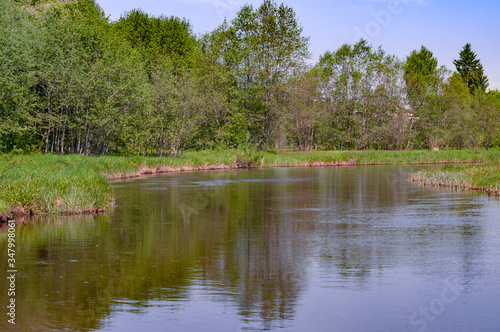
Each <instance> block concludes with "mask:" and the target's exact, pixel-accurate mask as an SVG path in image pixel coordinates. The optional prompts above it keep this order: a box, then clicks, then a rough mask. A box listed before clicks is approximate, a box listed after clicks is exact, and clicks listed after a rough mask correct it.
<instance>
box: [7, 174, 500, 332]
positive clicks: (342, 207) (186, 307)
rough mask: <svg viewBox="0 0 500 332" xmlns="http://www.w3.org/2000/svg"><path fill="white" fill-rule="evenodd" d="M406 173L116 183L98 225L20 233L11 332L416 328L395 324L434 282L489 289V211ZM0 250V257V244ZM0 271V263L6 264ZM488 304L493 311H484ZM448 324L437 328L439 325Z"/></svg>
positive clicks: (79, 223)
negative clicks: (111, 203)
mask: <svg viewBox="0 0 500 332" xmlns="http://www.w3.org/2000/svg"><path fill="white" fill-rule="evenodd" d="M411 169H412V168H411V167H347V168H292V169H264V170H250V171H221V172H217V171H213V172H195V173H182V174H169V175H162V176H154V177H148V178H142V179H136V180H134V181H131V182H117V183H115V184H114V189H115V193H116V195H117V196H118V197H119V198H118V200H117V206H116V207H115V209H114V211H113V212H112V213H110V214H107V215H100V216H94V217H92V216H87V217H65V218H45V219H44V220H43V221H42V222H41V223H40V222H37V221H28V222H27V223H26V225H25V226H24V227H22V228H20V229H18V233H17V235H18V238H17V241H18V243H19V248H18V253H17V257H18V270H19V271H20V273H19V275H18V281H17V282H18V289H19V292H18V295H17V298H16V300H17V301H18V303H19V306H18V317H19V320H18V325H17V327H18V328H19V330H20V331H28V330H30V331H45V330H48V329H50V330H60V331H62V330H71V331H83V330H109V331H115V330H116V331H117V330H120V331H136V330H138V329H146V330H155V329H157V330H162V331H163V330H165V328H166V327H168V329H169V330H172V331H192V330H196V329H200V330H204V331H210V330H214V331H223V330H230V331H234V330H237V329H240V330H246V329H248V330H253V329H264V330H272V329H280V328H284V329H286V330H297V331H300V330H304V329H306V328H307V329H312V330H328V331H331V330H340V331H342V330H345V331H352V330H360V329H361V330H363V329H366V327H367V326H371V327H372V329H371V330H374V331H385V330H412V329H413V330H415V329H414V327H413V326H411V325H409V323H408V316H410V314H411V313H412V311H413V310H417V309H418V308H419V305H421V304H422V303H428V302H429V300H428V299H427V298H426V297H425V294H435V293H437V294H439V287H441V286H440V283H442V280H444V279H445V278H448V279H450V280H451V279H457V278H458V280H459V282H460V283H461V284H463V285H465V286H466V287H469V289H470V290H471V291H472V290H473V289H474V287H477V283H483V282H489V283H490V284H491V285H493V286H500V283H499V282H498V280H496V281H494V280H495V277H494V276H495V273H496V272H498V270H499V266H500V262H499V258H498V257H499V255H498V254H500V248H499V245H498V241H497V240H495V239H497V238H498V236H499V235H500V232H499V224H498V220H499V219H498V211H500V209H499V206H498V202H497V201H491V200H489V199H488V198H487V197H485V196H482V195H478V194H466V193H454V192H452V191H446V190H441V189H432V188H421V187H418V186H415V185H412V184H410V183H408V181H407V180H406V174H407V173H408V172H409V171H411ZM2 235H3V234H2ZM0 245H1V246H2V250H3V251H2V252H5V250H4V249H5V247H6V241H5V236H4V237H1V238H0ZM0 261H1V263H2V264H4V265H3V266H5V264H6V257H5V256H4V257H0ZM410 281H411V282H410ZM408 283H410V284H411V285H412V286H410V287H408V285H409V284H408ZM475 285H476V286H475ZM0 288H1V289H7V283H6V281H5V278H3V279H2V280H1V281H0ZM498 288H500V287H497V289H498ZM495 292H496V293H495ZM493 293H495V294H498V295H500V294H499V291H494V292H493ZM3 296H4V295H2V299H3ZM4 302H5V301H4ZM488 306H489V308H490V310H496V309H500V305H499V302H498V301H494V302H493V303H492V302H491V300H490V301H489V302H488ZM448 312H451V314H450V315H452V314H453V310H451V309H450V310H448ZM486 312H487V310H486ZM332 313H336V315H333V314H332ZM388 313H391V314H392V316H391V315H389V316H388ZM353 315H354V316H356V317H357V319H353V318H352V317H354V316H353ZM457 315H458V316H460V315H462V313H459V314H457ZM454 319H455V320H456V317H453V316H449V317H448V316H446V315H443V317H442V318H441V324H444V326H453V324H452V322H453V320H454ZM450 322H451V323H450ZM471 322H472V323H471V324H473V323H474V322H473V321H472V320H471ZM388 324H389V325H388ZM435 326H439V324H438V325H435ZM492 326H493V325H490V326H486V327H487V328H488V327H492ZM312 327H314V328H312ZM6 328H7V325H6V322H5V321H0V329H1V330H5V329H6Z"/></svg>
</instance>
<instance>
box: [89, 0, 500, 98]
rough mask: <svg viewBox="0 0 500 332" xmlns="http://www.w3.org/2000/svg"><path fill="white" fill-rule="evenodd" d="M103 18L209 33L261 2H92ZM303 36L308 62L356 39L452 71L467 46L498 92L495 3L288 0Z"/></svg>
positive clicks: (499, 24) (499, 35)
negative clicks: (140, 17) (160, 19)
mask: <svg viewBox="0 0 500 332" xmlns="http://www.w3.org/2000/svg"><path fill="white" fill-rule="evenodd" d="M97 2H98V3H99V4H100V5H101V7H102V8H103V9H104V11H105V13H106V15H110V18H111V19H112V20H116V19H118V18H119V17H120V15H121V14H123V13H124V12H126V11H128V10H131V9H134V8H139V7H140V8H141V9H143V10H144V11H146V12H148V13H150V14H153V15H155V16H159V15H161V14H164V15H167V16H170V15H174V16H178V17H185V18H187V19H188V20H189V21H190V22H191V24H192V26H193V31H194V32H195V33H197V34H198V33H203V32H207V31H210V30H212V29H214V28H215V27H217V26H218V25H219V24H220V23H222V21H223V19H224V17H226V18H228V19H229V20H230V19H232V18H233V17H234V16H235V14H236V13H237V11H238V10H239V8H240V7H241V6H242V5H243V4H245V3H248V4H252V5H254V6H255V7H257V6H259V5H260V3H261V2H262V1H261V0H142V1H140V2H139V1H134V0H97ZM276 2H277V3H281V2H283V3H285V4H286V5H287V6H289V7H292V8H293V9H294V10H295V13H296V14H297V17H298V20H299V22H300V24H301V25H302V26H303V28H304V35H305V36H309V37H310V38H311V40H310V44H311V46H310V50H311V52H312V55H313V59H317V58H318V57H319V56H320V55H321V54H323V53H324V52H325V51H327V50H332V51H333V50H335V49H337V48H338V47H340V46H341V45H342V44H344V43H349V44H352V43H354V42H355V40H356V39H357V38H359V37H360V36H361V37H363V38H365V39H368V41H369V42H370V43H371V44H372V45H374V46H380V45H381V46H382V48H383V49H384V50H385V51H386V52H387V53H390V54H395V55H396V56H398V57H399V58H401V59H404V58H405V57H406V56H407V55H408V54H409V53H410V52H411V51H412V50H414V49H419V48H420V46H421V45H424V46H425V47H427V48H428V49H429V50H431V51H432V52H433V53H434V56H435V57H436V58H437V59H438V61H439V64H440V65H445V66H446V67H447V68H448V69H451V70H454V69H455V67H454V65H453V60H454V59H457V58H458V53H459V52H460V50H461V49H462V48H463V46H464V45H465V44H466V43H471V45H472V49H473V51H475V52H476V53H477V55H478V58H479V59H480V60H481V63H482V64H483V66H484V69H485V73H486V75H487V76H488V78H489V80H490V89H500V20H499V19H498V16H499V14H500V1H498V0H478V1H471V0H308V1H304V0H302V1H299V0H289V1H286V0H285V1H276Z"/></svg>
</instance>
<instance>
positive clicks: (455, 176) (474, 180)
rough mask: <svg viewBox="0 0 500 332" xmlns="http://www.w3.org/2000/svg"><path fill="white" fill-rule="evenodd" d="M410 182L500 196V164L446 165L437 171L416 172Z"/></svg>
mask: <svg viewBox="0 0 500 332" xmlns="http://www.w3.org/2000/svg"><path fill="white" fill-rule="evenodd" d="M411 180H412V181H414V182H419V183H421V184H423V185H429V186H444V187H451V188H456V189H465V190H482V191H486V192H487V193H489V194H491V195H500V191H499V188H500V163H498V162H494V163H486V164H474V165H447V166H444V167H443V168H441V169H440V170H437V171H421V172H416V173H414V174H412V176H411Z"/></svg>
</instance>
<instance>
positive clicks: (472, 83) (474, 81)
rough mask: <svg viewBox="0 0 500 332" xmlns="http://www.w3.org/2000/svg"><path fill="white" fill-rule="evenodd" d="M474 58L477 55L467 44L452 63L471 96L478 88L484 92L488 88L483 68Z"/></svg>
mask: <svg viewBox="0 0 500 332" xmlns="http://www.w3.org/2000/svg"><path fill="white" fill-rule="evenodd" d="M476 57H477V55H476V53H475V52H473V51H472V48H471V45H470V44H469V43H467V44H465V46H464V48H463V50H462V51H461V52H460V58H459V59H458V60H454V61H453V64H454V65H455V67H456V68H457V72H458V73H459V74H460V76H461V77H462V79H463V80H464V82H465V83H466V84H467V86H468V87H469V91H470V93H472V94H474V92H475V91H476V89H478V88H481V89H482V90H483V91H486V89H487V88H488V78H487V77H486V76H485V75H484V69H483V66H482V65H481V63H480V61H479V59H476Z"/></svg>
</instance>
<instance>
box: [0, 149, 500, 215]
mask: <svg viewBox="0 0 500 332" xmlns="http://www.w3.org/2000/svg"><path fill="white" fill-rule="evenodd" d="M494 161H500V151H498V150H492V151H472V150H443V151H348V152H317V153H300V152H288V153H277V152H260V151H252V150H229V149H227V150H216V151H188V152H185V153H184V156H183V157H182V158H171V157H167V158H155V157H138V156H106V157H86V156H81V155H66V156H56V155H2V156H1V159H0V186H1V192H0V220H6V219H7V218H9V217H12V216H15V215H26V214H82V213H96V212H100V211H103V210H105V209H107V208H109V207H111V206H112V205H113V201H114V198H113V194H112V190H111V186H110V181H112V180H115V179H124V178H132V177H138V176H141V175H142V174H155V173H166V172H182V171H193V170H213V169H237V168H249V167H295V166H297V167H313V166H355V165H392V164H441V163H442V164H448V163H484V162H494ZM457 167H460V166H457ZM466 169H467V166H464V170H466ZM485 170H486V168H485ZM457 174H458V175H457V176H461V175H462V173H457ZM463 174H466V173H463ZM421 176H422V178H423V175H421ZM492 181H494V180H492ZM497 183H498V182H497Z"/></svg>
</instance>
